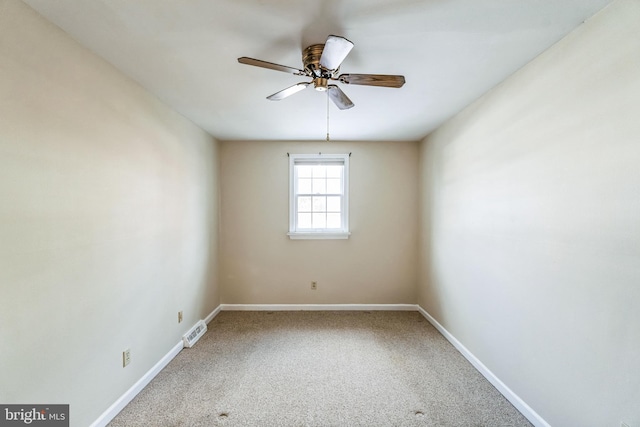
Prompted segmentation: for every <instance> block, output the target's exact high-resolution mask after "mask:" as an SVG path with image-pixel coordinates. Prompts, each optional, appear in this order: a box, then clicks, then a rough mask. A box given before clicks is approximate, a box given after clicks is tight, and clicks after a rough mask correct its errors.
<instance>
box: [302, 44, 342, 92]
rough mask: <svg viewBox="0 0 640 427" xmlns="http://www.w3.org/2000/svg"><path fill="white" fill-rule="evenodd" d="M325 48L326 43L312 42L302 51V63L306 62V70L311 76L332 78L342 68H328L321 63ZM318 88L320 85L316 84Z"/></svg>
mask: <svg viewBox="0 0 640 427" xmlns="http://www.w3.org/2000/svg"><path fill="white" fill-rule="evenodd" d="M323 50H324V44H312V45H311V46H309V47H307V48H306V49H305V50H304V51H303V52H302V63H303V64H304V70H305V72H307V73H308V74H309V76H310V77H314V78H316V77H322V78H323V79H330V78H331V77H333V76H334V75H335V74H336V73H337V72H338V70H339V69H340V67H338V68H337V69H335V70H327V69H326V68H324V67H323V66H321V65H320V58H321V57H322V51H323ZM314 83H315V82H314ZM317 88H318V86H316V89H317ZM324 88H325V89H324V90H326V84H325V85H324ZM318 90H322V89H318Z"/></svg>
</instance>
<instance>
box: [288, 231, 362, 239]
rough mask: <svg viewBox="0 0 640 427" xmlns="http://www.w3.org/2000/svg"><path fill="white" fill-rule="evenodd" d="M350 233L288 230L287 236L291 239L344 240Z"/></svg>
mask: <svg viewBox="0 0 640 427" xmlns="http://www.w3.org/2000/svg"><path fill="white" fill-rule="evenodd" d="M350 235H351V233H349V232H348V231H339V232H335V233H313V232H311V233H305V232H294V231H290V232H289V233H287V236H289V238H290V239H291V240H345V239H348V238H349V236H350Z"/></svg>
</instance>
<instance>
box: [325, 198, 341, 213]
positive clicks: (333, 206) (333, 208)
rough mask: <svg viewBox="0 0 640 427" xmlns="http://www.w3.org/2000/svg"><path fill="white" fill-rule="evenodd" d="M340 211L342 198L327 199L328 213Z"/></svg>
mask: <svg viewBox="0 0 640 427" xmlns="http://www.w3.org/2000/svg"><path fill="white" fill-rule="evenodd" d="M340 211H341V209H340V197H327V212H340Z"/></svg>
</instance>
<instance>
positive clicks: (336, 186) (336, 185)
mask: <svg viewBox="0 0 640 427" xmlns="http://www.w3.org/2000/svg"><path fill="white" fill-rule="evenodd" d="M340 187H341V186H340V180H339V179H335V178H332V179H327V194H342V189H341V188H340Z"/></svg>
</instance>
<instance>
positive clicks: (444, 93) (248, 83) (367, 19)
mask: <svg viewBox="0 0 640 427" xmlns="http://www.w3.org/2000/svg"><path fill="white" fill-rule="evenodd" d="M24 1H25V2H26V3H27V4H29V5H31V7H33V8H34V9H36V10H37V11H38V12H39V13H40V14H42V15H43V16H45V17H46V18H47V19H48V20H50V21H51V22H53V23H55V24H56V25H58V26H59V27H61V28H62V29H63V30H65V31H66V32H67V33H69V34H70V35H71V36H72V37H73V38H75V39H76V40H78V41H79V42H80V43H81V44H83V45H84V46H86V47H88V48H89V49H90V50H92V51H93V52H95V53H97V54H98V55H100V56H101V57H103V58H105V59H106V60H107V61H109V62H110V63H111V64H113V65H114V66H115V67H117V68H118V69H120V70H121V71H122V72H124V73H125V74H127V75H128V76H130V77H131V78H133V79H134V80H136V81H137V82H139V83H140V84H141V85H142V86H144V87H145V88H146V89H148V90H149V91H150V92H152V93H154V94H155V95H156V96H157V97H158V98H160V99H161V100H163V101H164V102H165V103H166V104H168V105H169V106H171V107H172V108H173V109H175V110H177V111H179V112H180V113H182V114H183V115H184V116H186V117H188V118H190V119H191V120H192V121H194V122H195V123H196V124H198V125H199V126H201V127H202V128H203V129H205V130H206V131H208V132H209V133H210V134H211V135H213V136H214V137H216V138H217V139H220V140H323V139H324V137H325V134H326V126H327V120H326V114H327V110H326V109H327V103H326V96H325V95H324V94H323V93H320V92H316V91H314V90H311V89H309V90H305V91H303V92H300V93H297V94H295V95H293V96H291V97H289V98H287V99H284V100H282V101H268V100H267V99H265V97H266V96H268V95H270V94H272V93H274V92H277V91H279V90H280V89H284V88H285V87H288V86H291V85H293V84H295V83H298V82H300V81H308V79H307V78H304V77H299V76H295V75H292V74H287V73H282V72H278V71H273V70H269V69H264V68H258V67H251V66H247V65H243V64H239V63H238V62H237V58H238V57H241V56H249V57H252V58H257V59H262V60H265V61H269V62H275V63H278V64H282V65H288V66H291V67H295V68H302V62H301V52H302V49H303V48H304V47H306V46H308V45H310V44H314V43H324V41H325V40H326V37H327V36H328V35H329V34H336V35H340V36H344V37H346V38H348V39H349V40H351V41H352V42H353V43H354V44H355V47H354V49H353V50H352V51H351V53H350V54H349V56H348V57H347V58H346V60H345V61H344V62H343V63H342V66H341V70H340V71H341V72H342V73H371V74H403V75H404V76H405V77H406V80H407V83H406V84H405V85H404V87H402V88H401V89H390V88H379V87H368V86H354V85H349V86H347V85H341V88H342V89H343V90H344V92H345V93H346V94H347V95H348V96H349V97H350V98H351V100H352V101H353V102H354V103H355V105H356V106H355V108H352V109H350V110H344V111H340V110H338V109H337V108H336V107H335V106H334V105H333V104H332V105H331V106H330V132H331V138H332V139H333V140H343V141H347V140H419V139H421V138H422V137H424V136H426V135H427V134H428V133H429V132H431V131H432V130H434V129H435V128H436V127H437V126H438V125H439V124H441V123H442V122H443V121H444V120H446V119H448V118H449V117H451V116H453V115H454V114H456V113H457V112H459V111H460V110H461V109H462V108H464V107H465V106H467V105H469V104H470V103H471V102H473V101H474V100H475V99H477V98H478V97H479V96H480V95H482V94H483V93H484V92H486V91H487V90H489V89H491V88H492V87H493V86H495V85H496V84H498V83H499V82H501V81H502V80H504V79H505V78H506V77H507V76H509V75H510V74H512V73H513V72H515V71H516V70H518V69H519V68H520V67H522V66H523V65H525V64H526V63H527V62H529V61H530V60H531V59H533V58H534V57H535V56H536V55H538V54H539V53H541V52H542V51H544V50H545V49H547V48H548V47H549V46H551V45H552V44H553V43H555V42H556V41H558V40H559V39H561V38H562V37H563V36H565V35H566V34H567V33H569V32H570V31H571V30H572V29H574V28H575V27H577V26H578V25H580V24H581V23H582V22H583V21H584V20H585V19H587V18H589V17H590V16H592V15H593V14H595V13H596V12H597V11H599V10H600V9H602V8H603V7H604V6H606V5H607V4H608V3H609V2H610V0H562V1H560V0H482V1H480V0H395V1H389V0H324V1H322V0H320V1H318V0H181V1H176V0H134V1H132V0H55V1H52V0H24Z"/></svg>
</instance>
